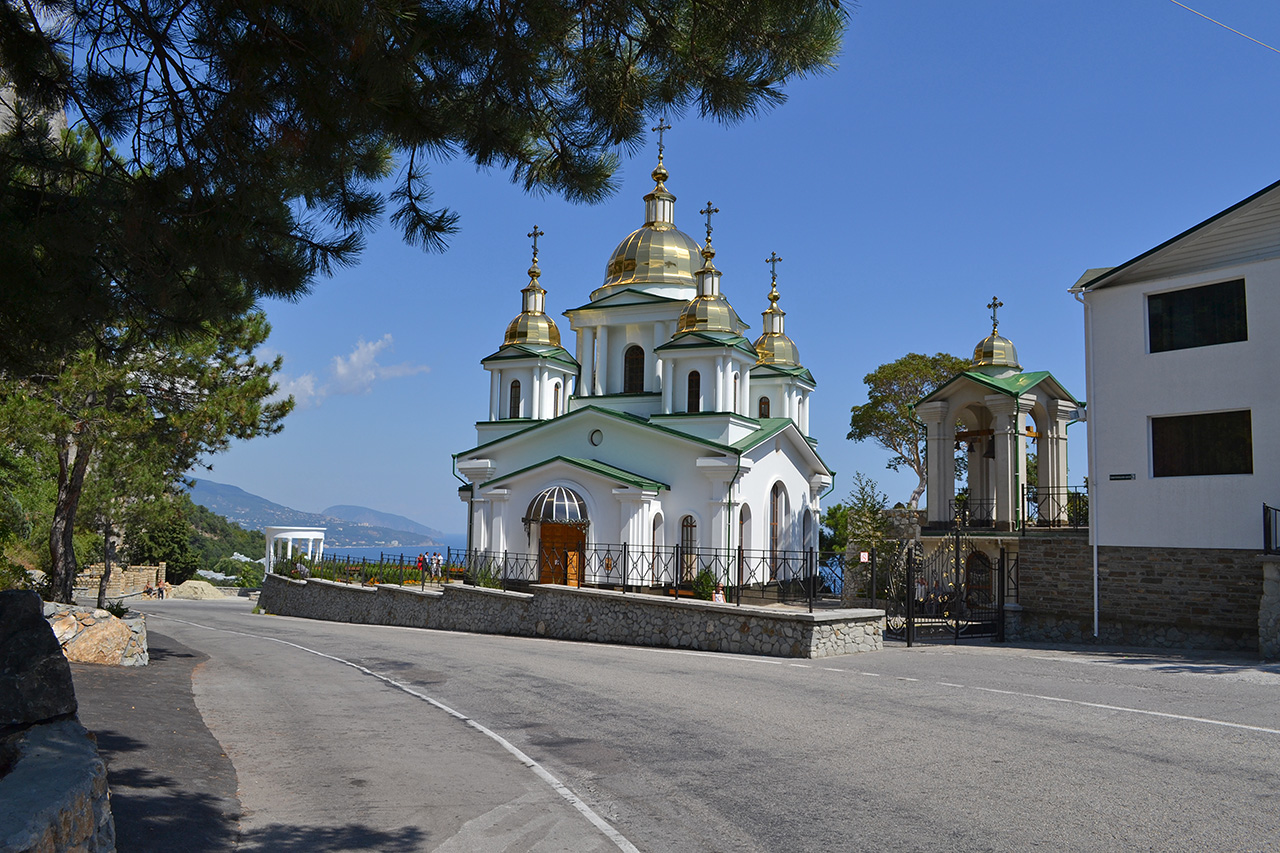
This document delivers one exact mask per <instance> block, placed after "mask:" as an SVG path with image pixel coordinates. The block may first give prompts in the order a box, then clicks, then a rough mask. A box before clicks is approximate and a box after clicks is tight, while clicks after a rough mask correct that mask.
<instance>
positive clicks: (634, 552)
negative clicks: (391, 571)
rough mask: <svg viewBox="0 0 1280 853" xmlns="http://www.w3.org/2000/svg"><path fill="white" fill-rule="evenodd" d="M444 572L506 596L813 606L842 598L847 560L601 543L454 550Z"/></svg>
mask: <svg viewBox="0 0 1280 853" xmlns="http://www.w3.org/2000/svg"><path fill="white" fill-rule="evenodd" d="M445 566H446V568H448V569H452V570H456V571H458V572H459V573H460V574H461V577H462V580H463V582H464V583H478V584H480V585H483V586H494V587H500V588H502V589H510V588H520V587H527V586H529V585H532V584H538V583H555V584H563V585H567V586H577V587H598V588H599V587H603V588H610V589H618V590H621V591H622V592H623V593H627V592H641V593H649V594H660V595H670V596H673V597H701V598H704V599H710V600H716V597H717V595H719V596H721V597H722V598H723V600H724V601H725V602H726V603H733V604H738V605H741V604H743V603H744V602H745V603H755V602H760V603H767V602H769V601H781V602H789V603H800V602H804V603H807V604H808V605H809V607H810V609H812V607H813V603H814V601H815V600H816V599H819V598H823V597H834V596H839V595H840V592H841V588H842V584H843V579H844V555H843V554H837V553H821V554H820V553H819V552H817V551H816V550H808V551H782V550H777V551H756V550H749V549H745V548H730V549H723V548H683V547H681V546H679V545H677V546H672V547H654V546H648V547H645V546H632V545H627V544H622V545H614V544H599V543H598V544H595V545H592V546H590V547H583V548H578V549H565V548H555V547H548V548H544V549H543V550H541V551H539V552H533V553H520V552H514V551H500V552H499V551H474V550H472V551H468V550H455V549H450V550H449V551H448V552H447V554H446V557H445Z"/></svg>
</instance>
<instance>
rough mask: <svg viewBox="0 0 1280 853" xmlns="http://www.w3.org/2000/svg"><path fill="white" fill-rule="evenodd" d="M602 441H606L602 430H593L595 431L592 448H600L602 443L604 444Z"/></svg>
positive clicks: (592, 433)
mask: <svg viewBox="0 0 1280 853" xmlns="http://www.w3.org/2000/svg"><path fill="white" fill-rule="evenodd" d="M602 441H604V433H602V432H601V431H600V430H598V429H593V430H592V431H591V444H592V446H594V447H599V446H600V442H602Z"/></svg>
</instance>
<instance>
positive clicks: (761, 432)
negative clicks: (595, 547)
mask: <svg viewBox="0 0 1280 853" xmlns="http://www.w3.org/2000/svg"><path fill="white" fill-rule="evenodd" d="M758 423H759V424H760V428H759V429H757V430H756V431H755V432H753V433H750V434H749V435H745V436H743V437H742V438H740V439H738V440H737V441H735V442H734V443H733V444H732V445H731V446H732V447H733V449H734V450H735V451H737V452H738V453H746V452H747V451H748V450H750V449H751V448H753V447H756V446H757V445H760V444H762V443H764V442H766V441H768V440H769V439H771V438H773V437H774V436H775V435H777V434H778V433H780V432H782V431H783V430H785V429H786V428H787V427H789V426H795V424H794V422H793V421H792V420H791V418H761V419H760V420H759V421H758ZM799 431H800V428H799V427H796V432H799ZM800 437H801V438H803V439H804V443H805V446H807V447H808V448H809V450H810V451H811V452H812V453H813V455H814V457H816V458H817V460H818V464H819V465H821V466H822V467H823V468H825V469H826V470H827V473H828V474H831V475H833V476H834V475H835V472H834V471H832V470H831V466H830V465H828V464H827V462H826V460H825V459H823V458H822V456H821V455H819V453H818V449H817V448H816V447H814V446H813V445H814V442H813V441H812V440H811V439H809V437H808V436H805V435H801V436H800Z"/></svg>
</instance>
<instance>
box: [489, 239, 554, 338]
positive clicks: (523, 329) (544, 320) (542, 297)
mask: <svg viewBox="0 0 1280 853" xmlns="http://www.w3.org/2000/svg"><path fill="white" fill-rule="evenodd" d="M540 275H542V270H540V269H538V261H537V258H536V256H535V258H534V261H533V266H531V267H529V284H528V285H527V286H526V287H525V288H524V290H522V291H520V292H521V293H523V294H524V310H523V311H521V312H520V313H519V314H517V315H516V318H515V319H514V320H512V321H511V322H510V323H508V324H507V333H506V335H504V336H503V338H502V345H503V346H504V347H505V346H509V345H511V344H544V345H547V346H553V347H558V346H560V330H559V329H558V328H556V324H555V321H554V320H552V319H551V318H550V317H548V316H547V315H546V313H545V312H544V310H543V307H544V305H545V304H546V295H547V291H545V290H543V288H542V286H541V285H540V284H538V277H539V276H540Z"/></svg>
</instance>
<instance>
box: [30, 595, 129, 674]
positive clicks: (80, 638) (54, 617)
mask: <svg viewBox="0 0 1280 853" xmlns="http://www.w3.org/2000/svg"><path fill="white" fill-rule="evenodd" d="M44 615H45V618H46V619H48V620H49V624H50V625H51V626H52V627H53V633H54V636H55V637H57V639H58V642H59V643H60V644H61V645H62V651H63V653H64V654H65V655H66V656H67V660H73V661H76V662H77V663H101V664H107V665H108V666H145V665H146V663H147V661H148V659H149V658H148V654H147V628H146V617H144V616H143V615H142V614H140V613H137V614H134V615H132V616H129V617H127V618H125V619H120V618H117V617H115V616H112V615H111V614H110V613H108V612H107V611H105V610H98V609H97V608H94V607H73V606H71V605H68V604H52V603H46V604H45V605H44Z"/></svg>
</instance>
